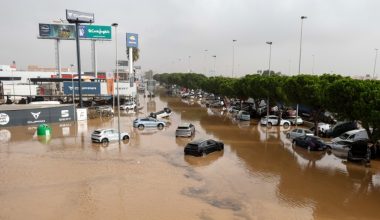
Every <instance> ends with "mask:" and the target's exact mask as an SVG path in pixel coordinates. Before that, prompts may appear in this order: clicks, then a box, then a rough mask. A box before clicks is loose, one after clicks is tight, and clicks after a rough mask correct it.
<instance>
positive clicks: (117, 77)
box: [112, 23, 121, 144]
mask: <svg viewBox="0 0 380 220" xmlns="http://www.w3.org/2000/svg"><path fill="white" fill-rule="evenodd" d="M117 26H118V24H117V23H113V24H112V27H115V49H116V62H115V66H116V94H117V131H118V133H119V144H120V140H121V138H120V96H119V69H118V67H117ZM114 100H115V99H114Z"/></svg>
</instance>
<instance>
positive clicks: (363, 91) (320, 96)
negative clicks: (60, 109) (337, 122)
mask: <svg viewBox="0 0 380 220" xmlns="http://www.w3.org/2000/svg"><path fill="white" fill-rule="evenodd" d="M154 79H155V80H157V81H159V82H161V83H165V84H171V85H174V84H176V85H179V86H182V87H186V88H189V89H202V90H203V91H206V92H210V93H214V94H218V95H221V96H226V97H229V98H239V99H242V100H245V99H247V98H249V97H251V98H253V99H255V100H261V99H269V100H270V102H271V103H274V102H282V103H285V104H287V105H295V104H303V105H306V106H308V107H310V108H312V109H313V112H314V115H315V116H318V115H320V114H319V113H320V112H322V111H325V110H328V111H330V112H334V113H335V114H336V116H337V117H338V119H347V120H358V121H360V122H361V123H362V126H363V127H364V128H365V129H366V130H367V132H368V134H369V136H370V138H371V140H372V141H376V140H379V139H380V130H379V129H380V82H379V81H375V80H355V79H352V78H349V77H343V76H340V75H330V74H324V75H321V76H315V75H297V76H283V75H266V76H263V75H259V74H254V75H246V76H244V77H241V78H229V77H222V76H218V77H206V76H204V75H202V74H196V73H163V74H156V75H154ZM314 119H315V123H317V122H318V117H314Z"/></svg>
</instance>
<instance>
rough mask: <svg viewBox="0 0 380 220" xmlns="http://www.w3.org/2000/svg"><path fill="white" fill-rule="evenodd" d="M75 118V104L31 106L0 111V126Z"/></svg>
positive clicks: (63, 120)
mask: <svg viewBox="0 0 380 220" xmlns="http://www.w3.org/2000/svg"><path fill="white" fill-rule="evenodd" d="M73 120H74V106H72V105H62V106H59V107H51V108H30V109H22V110H17V111H14V110H9V111H4V112H0V121H1V123H0V128H1V127H8V126H17V125H37V124H42V123H56V122H70V121H73Z"/></svg>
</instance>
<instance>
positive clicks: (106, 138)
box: [91, 129, 129, 143]
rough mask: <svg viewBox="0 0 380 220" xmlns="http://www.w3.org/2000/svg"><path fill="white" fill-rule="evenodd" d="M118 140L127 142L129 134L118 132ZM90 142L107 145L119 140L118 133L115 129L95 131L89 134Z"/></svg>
mask: <svg viewBox="0 0 380 220" xmlns="http://www.w3.org/2000/svg"><path fill="white" fill-rule="evenodd" d="M120 138H121V139H122V140H128V139H129V134H128V133H127V132H120ZM91 140H92V142H96V143H108V142H110V141H115V140H119V132H118V131H117V130H116V129H96V130H95V131H94V132H92V134H91Z"/></svg>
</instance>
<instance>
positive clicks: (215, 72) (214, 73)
mask: <svg viewBox="0 0 380 220" xmlns="http://www.w3.org/2000/svg"><path fill="white" fill-rule="evenodd" d="M212 57H214V76H216V55H214V56H212Z"/></svg>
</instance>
